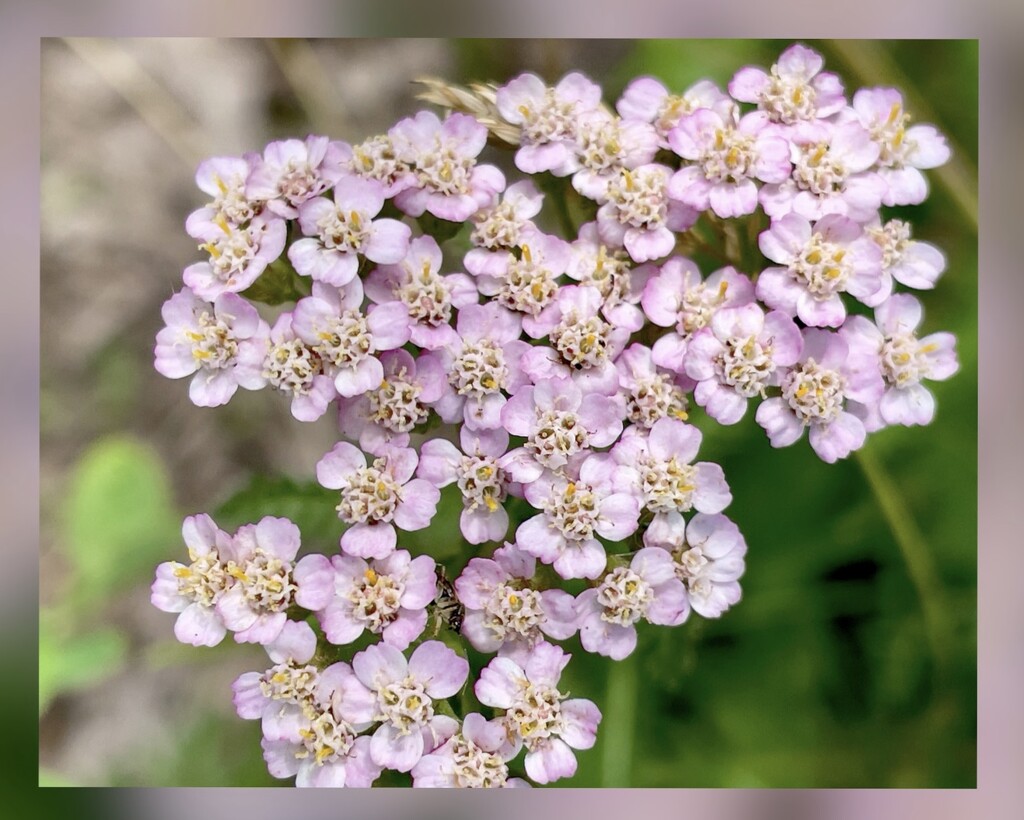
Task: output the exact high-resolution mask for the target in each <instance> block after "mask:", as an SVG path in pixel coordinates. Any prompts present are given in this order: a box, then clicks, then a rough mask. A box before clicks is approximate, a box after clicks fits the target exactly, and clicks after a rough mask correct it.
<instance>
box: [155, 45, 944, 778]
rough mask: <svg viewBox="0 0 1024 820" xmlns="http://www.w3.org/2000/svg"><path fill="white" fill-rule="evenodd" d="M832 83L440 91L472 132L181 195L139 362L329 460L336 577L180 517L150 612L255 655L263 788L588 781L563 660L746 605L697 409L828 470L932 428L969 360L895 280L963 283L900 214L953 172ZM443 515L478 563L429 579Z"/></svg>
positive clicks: (256, 533) (357, 148)
mask: <svg viewBox="0 0 1024 820" xmlns="http://www.w3.org/2000/svg"><path fill="white" fill-rule="evenodd" d="M822 68H823V61H822V58H821V56H820V55H818V54H816V53H815V52H814V51H812V50H811V49H809V48H806V47H804V46H802V45H794V46H791V47H790V48H788V49H786V50H785V51H784V52H783V53H782V54H781V55H780V57H779V59H778V61H777V63H776V64H775V65H773V66H771V67H770V68H768V69H762V68H757V67H746V68H743V69H741V70H740V71H738V72H737V73H736V75H735V77H734V78H733V80H732V82H731V83H729V85H728V88H727V89H726V90H722V89H720V88H718V87H717V86H715V84H714V83H711V82H708V81H706V80H705V81H701V82H698V83H696V84H695V85H693V86H691V87H690V88H688V89H686V90H684V91H683V92H682V93H678V94H677V93H673V92H671V91H670V90H669V89H667V88H666V87H665V86H664V85H663V84H662V83H661V82H660V81H658V80H656V79H654V78H651V77H640V78H637V79H636V80H634V81H633V82H631V83H630V84H629V85H627V87H626V89H625V91H624V92H623V94H622V97H621V98H620V99H619V100H618V101H616V102H615V105H614V106H610V105H607V104H605V103H603V102H602V91H601V89H600V87H599V86H598V85H596V84H595V83H593V82H592V81H591V80H590V79H588V78H587V77H585V76H584V75H582V74H580V73H578V72H574V73H571V74H568V75H567V76H565V77H563V78H562V79H561V80H560V81H559V82H557V83H556V84H555V85H553V86H552V85H548V84H547V83H546V82H545V81H544V80H542V79H541V78H540V77H539V76H537V75H535V74H531V73H527V74H523V75H520V76H519V77H516V78H514V79H512V80H511V81H510V82H508V83H507V84H505V85H503V86H500V87H497V88H492V89H491V90H490V91H487V90H486V88H484V87H477V88H476V90H474V91H472V92H471V91H467V90H465V89H456V88H455V87H446V86H444V84H443V83H434V84H433V85H432V86H431V87H432V88H433V91H432V92H430V93H428V94H427V95H426V98H427V99H430V100H431V101H434V102H442V103H444V104H445V105H446V106H447V107H448V108H450V109H451V108H457V107H459V101H462V106H461V107H462V108H463V109H464V110H451V111H449V112H448V113H447V115H446V116H443V117H441V116H438V115H437V114H435V113H432V112H429V111H421V112H419V113H417V114H415V115H414V116H412V117H409V118H406V119H403V120H402V121H400V122H399V123H397V124H396V125H395V126H394V127H393V128H391V129H390V130H389V131H388V132H387V133H386V134H380V135H376V136H373V137H370V138H369V139H367V140H366V141H364V142H362V143H360V144H357V145H350V144H347V143H345V142H341V141H332V140H330V139H329V138H328V137H324V136H310V137H308V138H307V139H305V140H297V139H289V140H283V141H279V142H273V143H271V144H270V145H268V146H266V147H265V149H264V150H263V151H262V153H250V154H246V155H244V156H242V157H215V158H212V159H209V160H207V161H205V162H203V163H202V164H201V165H200V166H199V169H198V171H197V173H196V183H197V185H198V187H199V189H200V190H201V191H202V192H203V193H204V194H206V196H207V197H209V200H208V201H207V202H206V203H205V204H203V205H202V206H201V207H199V208H198V209H197V210H196V211H194V212H193V213H192V214H191V215H190V216H189V217H188V219H187V221H186V230H187V232H188V233H189V235H190V236H192V237H193V238H195V239H196V240H197V242H198V246H199V249H200V250H201V251H203V252H204V254H205V255H206V256H207V257H208V258H206V259H204V260H203V261H199V262H196V263H194V264H192V265H189V266H188V267H187V268H185V270H184V273H183V282H184V285H185V287H184V288H183V289H182V290H181V291H179V292H178V293H176V294H174V295H173V296H172V297H171V298H170V299H169V300H168V301H167V302H166V303H165V305H164V307H163V311H162V315H163V320H164V323H165V327H164V328H163V329H162V330H160V331H159V333H158V335H157V344H156V352H155V366H156V369H157V370H158V371H159V372H160V373H161V374H163V375H165V376H167V377H169V378H184V377H186V376H187V377H191V384H190V388H189V396H190V398H191V400H192V401H193V402H194V403H195V404H196V405H198V406H202V407H216V406H220V405H223V404H225V403H227V402H228V401H229V400H230V399H231V398H232V396H233V395H234V394H235V392H236V391H237V388H238V387H243V388H245V389H247V390H259V389H261V388H264V387H272V388H275V389H276V390H277V391H278V392H280V393H282V394H284V396H285V398H286V399H287V400H288V402H289V403H290V409H291V414H292V415H293V416H294V418H295V419H297V420H299V421H304V422H312V421H316V420H317V419H320V418H322V417H323V416H324V415H325V414H327V412H328V410H329V409H331V408H332V407H333V408H334V409H333V412H334V413H335V414H336V415H335V416H332V418H334V417H336V419H337V426H338V434H339V441H338V442H337V443H336V444H335V445H334V446H333V447H332V448H331V449H330V451H329V452H327V453H325V454H324V455H323V456H322V457H321V458H320V460H319V461H318V462H317V463H316V465H315V468H314V469H313V472H315V476H316V480H317V481H318V482H319V483H320V484H321V485H322V486H323V487H324V488H327V489H329V490H331V491H333V492H334V494H335V496H334V497H335V499H336V500H335V512H336V514H337V517H338V519H339V521H340V523H341V525H342V526H343V534H342V535H341V538H340V542H339V543H338V544H337V545H316V547H315V548H326V549H327V553H328V554H321V553H318V552H307V553H306V554H304V555H303V557H301V558H298V551H299V548H300V533H299V530H298V528H297V527H296V526H295V525H294V524H293V523H291V522H290V521H288V520H287V519H282V518H275V517H265V518H263V519H262V520H260V521H259V522H258V523H254V524H248V525H245V526H242V527H241V528H240V529H238V530H237V531H236V532H235V533H233V534H228V533H227V532H225V531H223V530H221V529H220V528H219V527H218V526H217V524H216V523H215V522H214V521H213V519H212V518H211V517H210V516H209V515H205V514H200V515H194V516H190V517H189V518H187V519H186V520H185V522H184V525H183V529H182V532H183V538H184V541H185V545H186V548H187V556H188V560H187V563H186V562H181V563H179V562H173V561H172V562H167V563H164V564H161V565H160V566H159V567H158V568H157V572H156V580H155V582H154V583H153V587H152V601H153V603H154V605H155V606H157V607H159V608H160V609H162V610H165V611H168V612H175V613H178V620H177V622H176V624H175V627H174V631H175V635H176V636H177V638H178V639H179V640H181V641H183V642H185V643H190V644H193V645H197V646H198V645H205V646H212V645H215V644H217V643H219V642H220V641H222V640H223V638H224V637H225V635H226V634H227V633H228V632H232V633H233V634H234V639H235V640H236V641H238V642H250V643H259V644H261V645H263V646H264V647H265V648H266V651H267V654H268V658H269V660H268V668H267V669H266V670H263V671H253V672H248V673H246V674H244V675H242V676H241V677H240V678H239V679H238V680H237V681H236V683H235V686H234V697H235V706H236V709H237V711H238V714H239V715H240V716H241V717H242V718H245V719H251V720H256V719H258V720H260V722H261V727H262V734H263V741H262V743H263V751H264V757H265V759H266V761H267V765H268V768H269V770H270V772H271V774H273V775H274V776H276V777H281V778H286V777H293V776H294V777H295V779H296V784H297V785H300V786H346V785H347V786H357V787H358V786H369V785H371V784H373V783H374V782H375V781H377V780H378V779H379V778H380V777H381V775H382V773H383V772H384V771H385V770H390V771H392V772H395V773H400V774H402V775H405V776H407V777H408V778H409V780H410V782H411V783H412V785H413V786H417V787H421V786H422V787H437V786H445V787H499V786H500V787H517V786H526V785H530V783H531V782H532V783H536V784H546V783H551V782H554V781H557V780H559V779H562V778H567V777H570V776H571V775H572V774H573V773H574V772H575V770H576V766H577V761H576V754H577V752H581V751H583V750H586V749H589V748H590V747H591V746H593V744H594V743H595V741H596V738H597V733H598V727H599V724H600V722H601V712H600V710H599V708H598V706H597V704H596V703H595V702H594V701H592V700H590V699H589V698H587V697H576V696H574V695H575V693H574V694H573V695H570V693H569V691H568V686H567V684H565V683H564V682H562V680H561V678H562V673H563V670H564V669H565V668H566V666H567V664H568V663H569V662H570V659H571V656H570V654H569V653H568V652H567V651H566V650H565V649H563V648H562V647H561V646H560V645H559V643H560V642H564V641H569V640H573V639H575V638H577V637H578V641H579V646H580V647H581V648H582V651H584V652H588V653H595V654H599V655H603V656H606V657H609V658H611V659H613V660H621V659H623V658H625V657H627V656H628V655H630V654H631V653H632V652H633V651H635V649H636V647H637V643H638V640H639V638H638V632H637V624H638V623H640V622H641V621H645V622H647V623H650V624H656V625H661V626H668V627H671V626H678V625H680V624H682V623H683V622H685V621H686V620H688V619H689V618H690V617H692V616H693V615H694V613H695V614H696V616H699V617H704V618H718V617H720V616H721V615H722V614H723V613H724V612H725V611H726V610H728V609H729V607H731V606H732V605H734V604H736V603H737V602H738V601H739V600H740V597H741V590H740V584H739V580H740V578H741V576H742V575H743V572H744V569H745V555H746V550H747V544H746V540H745V538H744V536H743V534H742V533H741V532H740V529H739V527H738V526H737V525H736V524H735V523H734V522H733V521H731V520H730V519H729V518H728V517H727V516H726V515H725V514H724V511H725V510H726V509H727V508H728V506H729V505H730V504H731V502H732V493H731V491H730V489H729V486H728V483H727V481H726V477H725V474H724V471H723V469H722V467H721V466H720V465H718V464H716V463H715V462H714V461H711V460H702V455H703V457H704V458H708V457H709V455H708V454H707V453H703V454H702V453H701V447H702V444H703V436H702V433H701V430H700V429H698V426H697V425H696V424H695V421H696V420H697V419H696V418H694V416H695V410H696V411H697V413H699V414H700V417H701V418H706V419H713V420H714V421H716V422H718V423H720V424H723V425H734V424H739V423H741V422H743V420H744V419H749V418H750V417H753V420H754V422H756V424H758V425H760V426H761V427H762V428H763V429H764V431H765V433H766V434H767V437H768V440H769V441H770V443H771V445H772V446H773V447H784V446H788V445H790V444H793V443H794V442H796V441H798V440H799V439H801V438H802V437H803V434H804V432H805V431H806V432H807V438H808V440H809V443H810V446H811V448H812V449H813V451H814V452H815V453H816V454H817V456H818V457H820V458H821V459H822V460H823V461H826V462H834V461H836V460H838V459H842V458H845V457H847V456H849V455H850V453H852V452H853V451H854V450H856V449H858V448H860V447H861V446H863V444H864V442H865V440H866V437H867V435H868V433H873V432H875V431H877V430H879V429H881V428H883V427H885V426H887V425H919V424H927V423H929V422H930V421H931V420H932V418H933V416H934V413H935V403H934V398H933V396H932V394H931V393H930V392H929V390H928V388H927V387H926V386H925V384H924V383H925V382H926V381H928V380H942V379H947V378H949V377H950V376H952V375H953V374H954V373H955V372H956V370H957V358H956V352H955V339H954V338H953V337H952V336H951V335H950V334H948V333H942V332H938V333H936V332H932V331H922V330H921V329H920V328H921V326H922V323H923V321H924V317H923V310H922V307H921V304H920V302H919V301H918V300H917V298H916V297H915V296H914V295H912V294H911V293H907V292H897V287H898V286H899V287H902V288H910V289H929V288H933V287H934V286H935V284H936V281H937V279H938V278H939V276H940V275H941V274H942V272H943V270H944V268H945V258H944V256H943V254H942V252H941V251H940V250H939V249H938V248H936V247H935V246H933V245H931V244H929V243H927V242H924V241H920V240H915V239H911V226H910V225H909V223H907V222H906V221H904V220H903V219H902V218H900V219H895V218H889V216H888V214H886V213H885V212H884V211H883V210H882V209H883V207H884V206H892V205H901V206H904V205H914V204H919V203H920V202H922V201H923V200H924V199H925V197H926V196H927V192H928V185H927V180H926V177H925V175H924V174H923V173H922V171H923V170H926V169H930V168H934V167H936V166H938V165H941V164H942V163H944V162H945V161H946V160H947V159H948V157H949V150H948V148H947V146H946V143H945V140H944V139H943V137H942V135H941V134H940V133H939V132H938V131H937V130H936V129H935V128H934V127H933V126H930V125H909V124H908V123H909V122H910V115H909V114H908V113H906V112H905V111H904V108H903V100H902V97H901V95H900V93H899V92H898V91H897V90H895V89H888V88H873V89H861V90H859V91H857V92H856V93H855V94H854V95H853V98H852V100H848V99H847V96H846V92H845V90H844V88H843V86H842V83H841V81H840V80H839V78H838V77H837V76H835V75H834V74H830V73H827V72H823V71H822ZM439 87H441V88H448V89H449V92H450V93H448V94H444V93H440V92H438V90H437V89H438V88H439ZM474 94H475V95H476V96H474ZM432 95H433V96H432ZM467 99H468V100H469V101H470V102H469V103H466V100H467ZM484 111H486V112H488V113H487V115H486V116H485V115H484V114H482V113H481V112H484ZM510 134H511V135H514V136H512V137H510ZM489 136H494V137H495V138H496V139H495V141H504V142H505V143H513V144H512V147H513V148H514V149H515V153H514V156H512V157H511V162H512V164H514V166H515V168H516V169H518V171H519V172H521V173H522V174H523V175H524V178H523V179H519V180H515V181H512V182H511V184H507V180H506V177H505V174H504V173H502V172H501V171H500V170H498V167H497V166H496V165H494V164H489V163H488V161H487V160H488V157H487V154H486V153H485V149H486V150H491V149H487V143H488V137H489ZM541 191H544V193H541ZM569 197H571V198H573V204H574V207H573V208H572V209H571V210H570V209H569V208H568V207H566V202H565V201H564V200H565V199H566V198H569ZM559 198H561V199H562V200H563V201H561V202H559V201H558V200H559ZM555 213H557V214H558V215H559V216H560V218H561V228H560V229H559V230H555V228H554V227H553V226H554V225H555V224H558V223H557V222H556V221H555V220H554V219H553V215H554V214H555ZM573 214H575V215H577V216H578V215H582V218H581V219H577V220H576V221H575V222H573V221H572V220H573V218H574V217H573ZM758 226H760V227H758ZM709 235H714V236H717V237H719V239H720V240H721V241H720V244H719V245H716V246H714V248H712V250H714V251H715V252H716V253H714V254H710V255H711V256H718V257H719V258H721V260H722V263H721V264H720V265H718V266H717V267H714V268H713V269H709V270H703V271H702V270H701V267H700V265H699V264H698V261H697V259H696V258H695V257H699V258H706V257H707V256H709V254H706V253H703V255H702V252H703V251H707V250H708V249H709V248H711V245H709V243H711V242H712V240H709V239H707V237H708V236H709ZM755 236H756V240H754V237H755ZM743 243H746V244H747V246H748V247H747V248H742V247H741V248H740V250H738V251H737V250H736V248H737V247H738V246H742V245H743ZM753 246H756V247H753ZM757 251H759V252H760V254H757ZM752 256H757V258H758V261H756V262H753V263H752V262H751V261H750V259H751V257H752ZM256 302H262V303H263V304H265V305H270V306H283V307H282V308H281V309H279V310H278V311H277V313H276V315H274V316H273V318H272V319H271V318H270V317H271V314H267V313H265V312H264V311H263V310H261V309H257V307H256V305H255V304H254V303H256ZM872 311H873V314H872ZM751 403H753V404H754V405H755V407H754V408H753V409H752V410H750V412H748V405H749V404H751ZM697 408H700V409H699V410H697ZM710 457H711V458H713V457H714V456H713V454H711V455H710ZM312 466H313V465H311V467H312ZM442 491H443V493H444V495H445V496H446V499H445V500H442V495H443V493H442ZM513 502H514V503H513ZM447 503H453V504H454V505H455V509H456V510H457V511H458V518H459V528H460V531H461V541H460V538H459V535H460V533H456V532H439V531H438V532H433V533H431V540H433V541H436V542H437V543H439V544H440V543H443V544H445V545H450V544H451V543H452V542H453V541H454V542H459V546H463V547H465V549H464V550H463V551H462V553H461V554H460V555H459V557H457V558H454V559H451V558H449V559H448V560H446V561H444V562H442V561H440V560H438V559H437V558H436V557H432V556H431V555H417V554H415V552H414V551H413V550H412V549H411V548H410V546H409V542H408V541H407V540H406V535H405V534H406V533H409V532H414V531H419V530H425V529H427V528H429V527H431V524H432V521H433V520H434V519H435V516H436V515H437V512H438V509H439V505H441V504H447ZM307 546H308V545H307ZM453 552H458V550H451V549H448V548H447V546H446V548H444V549H439V550H438V551H437V553H436V554H435V555H438V556H440V555H443V556H450V555H452V553H453ZM449 578H451V579H452V580H449ZM568 581H572V582H574V583H573V584H570V585H567V584H565V583H564V582H568ZM581 586H582V587H583V591H581V592H578V594H573V593H571V592H570V591H568V590H569V589H580V587H581ZM352 645H355V646H357V647H361V648H360V649H358V651H355V650H352V649H349V647H351V646H352ZM473 653H475V654H473ZM481 654H482V655H484V656H493V657H490V658H487V657H485V658H484V659H482V660H481V659H480V658H479V657H478V656H479V655H481ZM471 660H474V663H473V664H472V666H474V667H475V668H477V669H478V670H479V671H478V673H477V674H476V676H475V679H473V677H472V676H471V674H470V671H471V663H470V661H471ZM475 661H480V663H475ZM574 688H575V687H574ZM581 688H586V684H585V683H581ZM580 694H581V695H586V694H588V693H587V692H586V691H584V692H581V693H580Z"/></svg>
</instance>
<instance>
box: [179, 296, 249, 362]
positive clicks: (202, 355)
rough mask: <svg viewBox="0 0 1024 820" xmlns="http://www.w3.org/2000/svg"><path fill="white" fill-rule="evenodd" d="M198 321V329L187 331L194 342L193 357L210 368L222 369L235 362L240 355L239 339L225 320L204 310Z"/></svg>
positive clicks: (190, 339) (187, 334)
mask: <svg viewBox="0 0 1024 820" xmlns="http://www.w3.org/2000/svg"><path fill="white" fill-rule="evenodd" d="M196 323H197V325H198V326H199V328H198V330H189V331H186V333H185V335H186V336H187V337H188V339H189V341H191V342H192V358H193V359H195V360H196V362H197V363H198V364H199V365H200V366H202V367H205V368H207V369H208V370H220V369H222V368H225V367H228V366H229V365H231V364H233V363H234V361H235V356H237V355H238V341H237V339H236V338H235V334H234V332H232V330H231V328H230V327H228V326H227V324H226V323H225V322H224V320H223V319H218V318H216V317H214V316H211V315H210V314H209V313H207V312H206V311H205V310H204V311H203V312H202V313H201V314H199V317H198V319H197V321H196Z"/></svg>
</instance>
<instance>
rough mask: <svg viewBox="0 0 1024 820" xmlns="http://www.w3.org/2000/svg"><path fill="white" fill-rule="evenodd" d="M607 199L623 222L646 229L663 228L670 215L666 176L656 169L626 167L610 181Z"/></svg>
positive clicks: (632, 226)
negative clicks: (630, 168) (666, 192)
mask: <svg viewBox="0 0 1024 820" xmlns="http://www.w3.org/2000/svg"><path fill="white" fill-rule="evenodd" d="M608 201H609V202H611V203H612V205H613V206H614V208H615V215H616V218H617V219H618V220H619V222H621V223H622V224H623V225H628V226H629V227H631V228H641V229H645V230H654V229H656V228H660V227H661V226H662V225H663V224H664V222H665V217H666V215H667V214H668V198H667V196H666V194H665V176H664V174H660V173H657V172H655V171H639V170H637V171H630V170H628V169H625V168H624V169H622V171H621V173H620V174H619V176H618V177H617V178H614V179H612V180H611V182H609V183H608Z"/></svg>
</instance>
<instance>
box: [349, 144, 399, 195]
mask: <svg viewBox="0 0 1024 820" xmlns="http://www.w3.org/2000/svg"><path fill="white" fill-rule="evenodd" d="M349 165H350V167H351V169H352V171H353V173H356V174H359V176H362V177H367V178H369V179H376V180H378V181H379V182H381V183H383V184H384V185H392V184H394V182H395V180H397V179H398V177H399V176H400V175H401V174H404V173H405V172H407V171H408V170H409V168H408V166H407V165H406V164H405V163H404V162H402V161H401V160H399V159H398V157H397V156H396V155H395V146H394V145H393V144H392V142H391V138H390V137H388V136H387V135H386V134H381V135H378V136H376V137H370V139H368V140H365V141H364V142H362V143H360V144H359V145H355V146H353V147H352V159H351V160H350V163H349Z"/></svg>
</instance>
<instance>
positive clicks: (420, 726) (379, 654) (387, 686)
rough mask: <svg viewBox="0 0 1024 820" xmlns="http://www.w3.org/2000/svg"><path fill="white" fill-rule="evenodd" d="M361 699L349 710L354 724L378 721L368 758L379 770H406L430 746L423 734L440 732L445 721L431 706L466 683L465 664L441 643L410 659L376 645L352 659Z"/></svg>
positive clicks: (423, 648) (424, 647)
mask: <svg viewBox="0 0 1024 820" xmlns="http://www.w3.org/2000/svg"><path fill="white" fill-rule="evenodd" d="M352 669H353V670H354V671H355V674H356V677H357V678H358V679H359V683H360V684H362V687H363V690H364V697H363V699H362V701H361V702H360V703H359V705H358V708H355V709H353V710H352V711H351V712H350V717H351V719H353V720H365V721H377V722H379V723H380V725H379V726H378V727H377V730H376V731H375V732H374V734H373V737H372V738H371V740H370V756H371V758H372V760H373V761H374V763H376V764H377V765H378V766H384V767H386V768H388V769H396V770H397V771H400V772H407V771H409V770H410V769H412V767H413V766H415V765H416V764H417V763H418V762H419V760H420V758H421V757H422V756H423V755H424V753H425V752H429V751H432V750H433V748H435V745H436V744H434V743H431V745H430V747H429V748H428V747H427V746H426V744H425V742H424V736H425V735H426V736H428V737H430V736H431V735H436V734H439V733H440V732H442V731H443V727H444V725H445V724H448V723H449V720H450V719H449V718H445V717H442V716H440V715H435V709H434V702H435V701H437V700H439V699H441V700H443V699H444V698H449V697H451V696H452V695H454V694H455V693H456V692H458V691H459V690H460V689H461V688H462V686H463V684H465V682H466V677H467V676H468V674H469V663H468V662H467V661H466V660H465V658H461V657H459V656H458V655H456V654H455V652H453V651H452V650H451V649H449V648H448V647H447V646H445V645H444V644H443V643H441V641H426V642H425V643H422V644H420V645H419V646H418V647H416V649H415V650H414V651H413V653H412V655H410V656H409V659H408V660H406V658H405V656H404V655H403V654H402V653H401V652H399V651H398V649H396V648H395V647H393V646H391V645H389V644H386V643H379V644H374V645H372V646H369V647H367V648H366V649H365V650H363V651H362V652H359V653H357V654H356V656H355V657H354V658H353V659H352Z"/></svg>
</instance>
